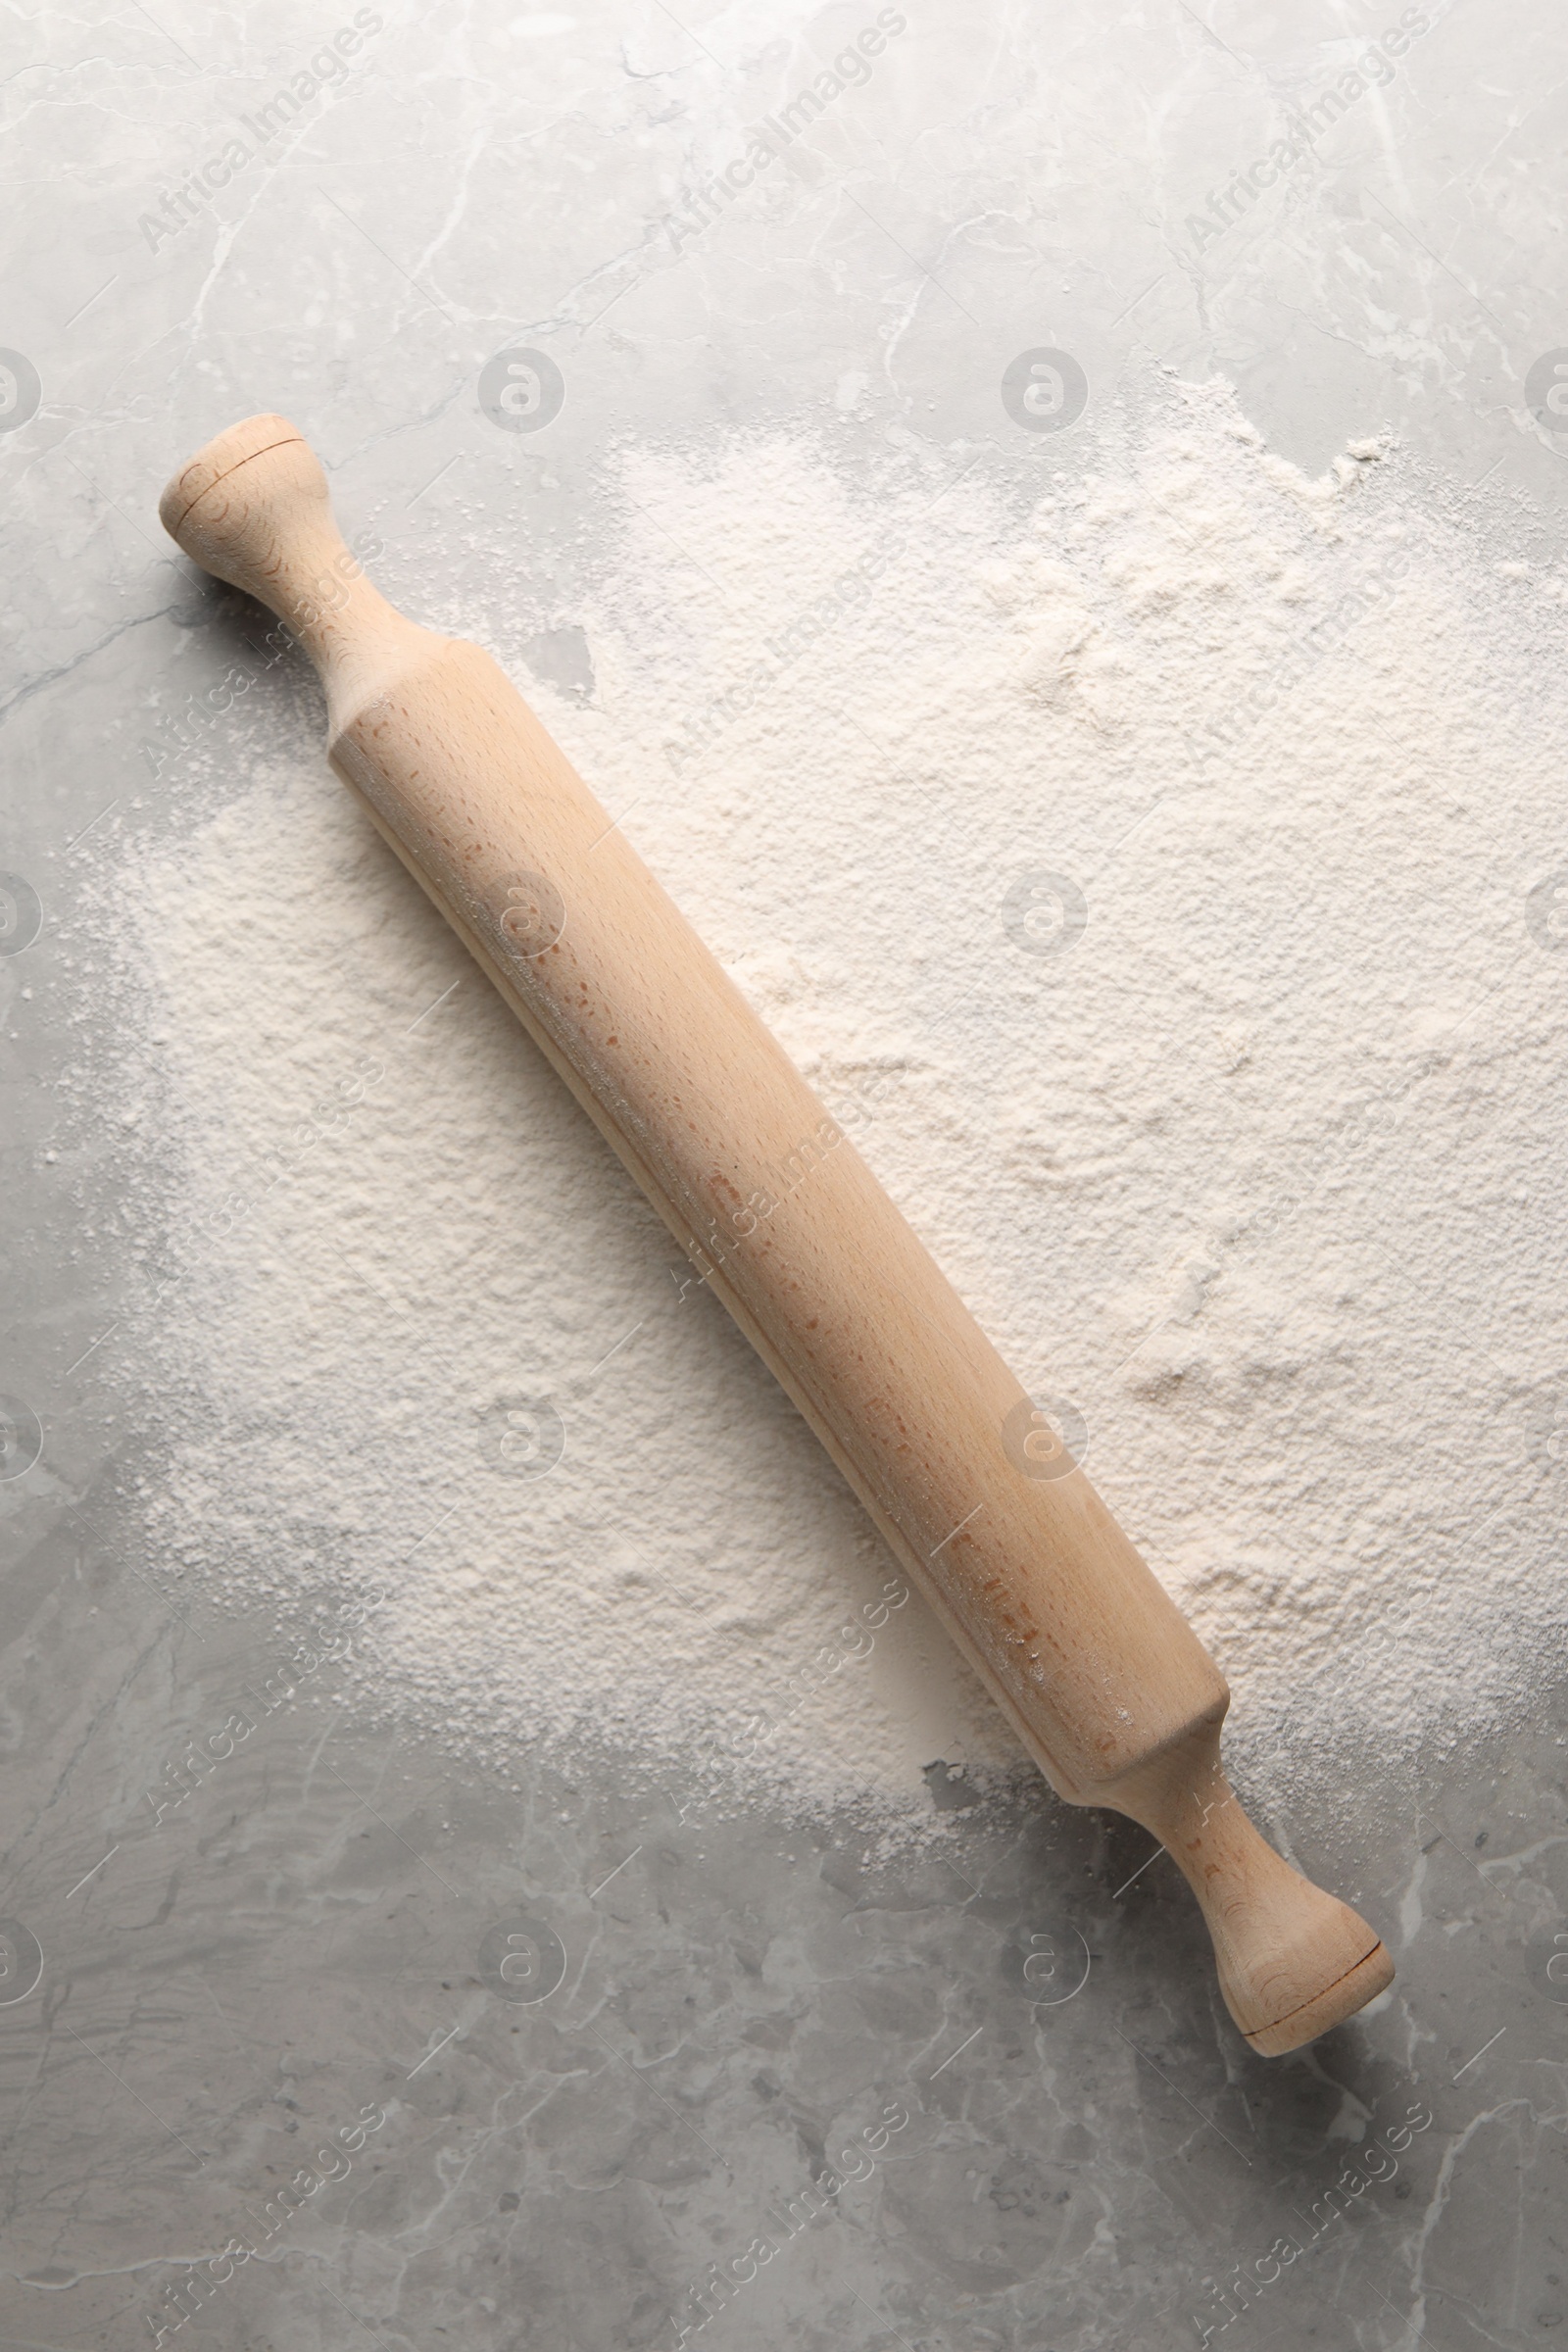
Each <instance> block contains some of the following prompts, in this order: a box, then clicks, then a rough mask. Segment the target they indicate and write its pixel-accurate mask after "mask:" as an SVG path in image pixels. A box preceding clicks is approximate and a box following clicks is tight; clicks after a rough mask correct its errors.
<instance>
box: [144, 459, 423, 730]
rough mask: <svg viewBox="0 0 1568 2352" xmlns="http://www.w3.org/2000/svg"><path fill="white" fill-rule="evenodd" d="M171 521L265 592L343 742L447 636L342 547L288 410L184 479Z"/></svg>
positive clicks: (172, 497)
mask: <svg viewBox="0 0 1568 2352" xmlns="http://www.w3.org/2000/svg"><path fill="white" fill-rule="evenodd" d="M159 511H160V513H161V515H162V516H163V520H164V526H165V528H166V529H167V530H168V531H169V533H170V535H171V537H172V538H173V539H175V540H177V542H178V544H179V545H180V546H181V547H182V548H183V549H184V551H185V553H186V554H187V555H188V556H190V557H191V558H192V559H193V560H194V561H195V562H196V563H198V564H201V565H202V567H203V569H204V570H206V571H210V572H212V573H214V574H215V575H216V576H217V577H218V578H219V579H221V580H227V581H228V582H229V583H230V584H231V585H232V586H233V587H236V588H243V589H244V590H245V592H246V594H247V595H249V596H254V597H256V598H257V599H258V600H259V601H260V602H261V603H262V604H264V605H266V606H267V607H268V608H269V609H270V611H271V612H273V613H276V614H277V616H278V618H279V620H281V621H283V622H284V623H285V624H286V626H287V627H288V628H289V629H291V630H292V631H293V633H294V635H295V636H296V637H297V638H298V639H299V641H300V643H301V644H302V645H303V647H304V648H305V651H306V652H307V653H308V654H309V655H310V658H311V660H312V661H313V662H315V664H316V667H317V669H318V670H319V672H320V676H321V682H322V684H323V685H324V686H325V688H326V695H327V706H328V725H329V729H330V733H331V734H332V735H333V736H334V737H335V736H337V735H339V734H340V733H341V732H342V731H343V729H344V727H346V726H347V724H348V723H349V721H350V720H351V719H352V718H353V716H354V714H355V712H356V711H360V710H363V709H364V707H365V705H366V704H367V703H369V702H373V701H374V700H375V698H376V696H377V694H378V693H380V692H381V691H383V690H384V688H385V687H386V686H387V685H389V684H390V683H391V682H392V680H393V679H394V678H396V677H397V676H398V675H400V674H401V673H402V672H404V671H405V670H407V669H408V668H409V667H410V666H411V665H412V664H415V663H417V662H420V661H423V660H425V659H428V657H429V656H430V655H431V654H432V653H433V652H434V651H436V649H437V648H438V647H439V646H440V645H441V644H442V643H443V642H444V640H443V639H441V638H440V637H437V636H435V635H434V634H433V633H432V632H431V631H430V630H428V629H421V628H420V627H419V626H418V625H417V622H415V621H412V620H407V619H405V617H404V615H403V614H402V613H399V612H397V611H395V610H394V608H393V607H392V606H391V605H389V604H388V603H387V601H386V599H385V597H384V596H382V595H381V594H380V592H379V590H377V589H375V588H373V587H372V586H371V585H370V583H369V581H368V579H367V578H366V576H365V572H364V569H363V568H362V566H361V564H359V562H358V560H357V559H356V558H355V557H354V556H353V555H352V554H351V553H350V551H349V549H348V548H347V547H346V546H345V545H344V542H343V538H342V534H341V533H340V532H339V530H338V527H337V524H336V522H335V521H334V520H333V516H332V504H331V497H330V494H329V492H328V490H327V485H326V476H325V474H324V473H323V472H322V470H321V467H320V466H319V463H318V461H317V458H316V456H315V454H314V452H313V451H312V450H311V449H310V447H309V446H308V444H307V443H306V441H305V439H304V437H303V435H302V434H301V433H300V432H299V431H298V429H297V428H296V427H295V426H294V425H292V424H290V423H289V421H288V419H287V417H275V416H264V417H248V418H247V419H246V420H245V422H244V423H243V424H237V425H235V426H233V427H232V429H231V430H230V431H229V432H226V433H224V434H222V435H221V437H220V438H219V439H218V440H217V441H213V442H210V443H209V444H208V446H207V447H206V449H204V450H203V451H202V452H201V455H200V456H199V457H197V458H194V459H192V461H191V463H190V464H189V466H186V467H185V468H184V470H183V472H181V473H178V474H176V475H175V477H174V479H173V480H172V482H171V483H170V485H169V488H168V489H167V490H166V491H165V493H164V497H163V503H162V506H161V508H160V510H159Z"/></svg>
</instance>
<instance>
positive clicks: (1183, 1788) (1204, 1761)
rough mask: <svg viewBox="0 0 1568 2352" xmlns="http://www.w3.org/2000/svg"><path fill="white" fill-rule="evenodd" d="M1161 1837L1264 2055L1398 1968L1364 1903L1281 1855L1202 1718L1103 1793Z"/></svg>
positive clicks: (1335, 2018) (1338, 2013)
mask: <svg viewBox="0 0 1568 2352" xmlns="http://www.w3.org/2000/svg"><path fill="white" fill-rule="evenodd" d="M1105 1801H1106V1802H1107V1803H1109V1804H1113V1805H1115V1806H1116V1808H1117V1809H1118V1811H1120V1812H1123V1813H1130V1814H1131V1815H1132V1817H1133V1819H1134V1820H1135V1821H1140V1822H1142V1823H1143V1825H1144V1827H1145V1828H1146V1829H1147V1830H1149V1831H1151V1832H1152V1835H1153V1836H1154V1837H1156V1838H1158V1839H1159V1841H1160V1843H1161V1845H1163V1846H1164V1847H1165V1849H1166V1851H1167V1852H1168V1853H1169V1855H1170V1857H1171V1859H1172V1861H1173V1862H1175V1863H1176V1865H1177V1866H1178V1868H1179V1869H1180V1870H1181V1872H1182V1875H1183V1877H1184V1878H1185V1879H1186V1880H1187V1883H1188V1885H1189V1886H1190V1887H1192V1889H1193V1892H1194V1893H1195V1894H1196V1895H1197V1897H1198V1900H1199V1902H1200V1904H1201V1907H1202V1912H1203V1917H1204V1919H1205V1921H1206V1922H1207V1925H1208V1932H1209V1934H1210V1936H1212V1937H1213V1939H1214V1955H1215V1958H1216V1960H1217V1961H1218V1963H1219V1981H1220V1989H1221V1991H1222V1992H1223V1993H1224V1995H1225V2002H1226V2006H1227V2007H1228V2009H1229V2010H1230V2013H1231V2015H1232V2017H1233V2018H1234V2019H1235V2020H1236V2023H1237V2024H1238V2026H1240V2028H1241V2030H1242V2032H1243V2034H1245V2035H1246V2036H1247V2038H1248V2040H1249V2041H1250V2043H1251V2045H1252V2047H1253V2049H1255V2050H1258V2051H1260V2052H1261V2053H1262V2054H1263V2055H1264V2056H1266V2057H1274V2056H1278V2055H1279V2053H1280V2052H1282V2051H1284V2050H1292V2049H1297V2048H1299V2046H1300V2044H1301V2043H1302V2042H1305V2041H1310V2040H1311V2039H1312V2037H1313V2035H1314V2034H1321V2033H1323V2032H1324V2031H1325V2030H1326V2029H1327V2028H1328V2027H1330V2026H1332V2025H1336V2024H1338V2023H1339V2022H1340V2020H1341V2019H1342V2018H1346V2017H1349V2016H1350V2015H1352V2014H1353V2012H1354V2011H1355V2010H1357V2009H1359V2008H1361V2007H1362V2006H1363V2005H1364V2003H1365V2002H1367V2001H1368V2000H1370V1999H1371V1998H1372V1997H1373V1995H1374V1993H1376V1992H1379V1991H1381V1990H1382V1988H1383V1986H1384V1985H1386V1984H1388V1983H1389V1982H1390V1981H1391V1980H1392V1978H1393V1975H1394V1966H1393V1963H1392V1961H1391V1960H1390V1959H1389V1956H1388V1953H1387V1952H1386V1951H1385V1950H1384V1948H1383V1945H1382V1944H1381V1942H1380V1941H1379V1940H1378V1938H1377V1936H1375V1935H1374V1934H1373V1933H1372V1931H1371V1929H1370V1928H1369V1927H1368V1926H1367V1924H1366V1922H1365V1920H1363V1919H1362V1918H1361V1917H1360V1916H1359V1914H1358V1913H1356V1912H1354V1911H1352V1910H1351V1909H1350V1908H1349V1905H1348V1904H1347V1903H1342V1902H1340V1901H1339V1900H1338V1899H1337V1898H1336V1897H1335V1896H1334V1895H1332V1894H1325V1893H1324V1891H1323V1889H1322V1888H1321V1887H1314V1886H1313V1885H1312V1883H1311V1881H1310V1880H1309V1879H1303V1878H1302V1877H1301V1875H1300V1873H1299V1871H1295V1870H1293V1869H1292V1868H1291V1866H1290V1864H1289V1863H1288V1862H1287V1861H1286V1860H1285V1859H1284V1858H1283V1856H1281V1855H1279V1854H1277V1853H1276V1852H1275V1851H1274V1848H1273V1847H1272V1846H1271V1845H1270V1844H1269V1843H1268V1841H1267V1839H1266V1838H1263V1837H1261V1836H1260V1835H1259V1833H1258V1831H1257V1830H1256V1829H1254V1827H1253V1826H1252V1823H1251V1822H1250V1820H1249V1819H1248V1817H1247V1815H1246V1813H1245V1812H1244V1811H1243V1809H1242V1803H1241V1799H1240V1798H1239V1797H1238V1796H1237V1794H1236V1791H1235V1789H1233V1788H1232V1787H1231V1785H1230V1783H1229V1781H1228V1780H1227V1779H1226V1777H1225V1773H1224V1770H1223V1768H1222V1766H1221V1764H1220V1760H1219V1725H1218V1724H1217V1723H1203V1724H1201V1725H1199V1726H1198V1727H1197V1728H1196V1729H1195V1730H1194V1731H1193V1732H1191V1733H1189V1734H1188V1735H1187V1736H1186V1737H1185V1738H1183V1739H1182V1740H1178V1741H1176V1742H1174V1743H1173V1744H1172V1746H1170V1747H1169V1748H1166V1749H1164V1750H1163V1751H1162V1752H1161V1753H1160V1754H1159V1755H1157V1756H1155V1757H1153V1758H1152V1760H1151V1761H1150V1762H1149V1763H1148V1764H1143V1765H1139V1766H1138V1767H1136V1768H1135V1770H1133V1771H1132V1772H1130V1773H1127V1774H1125V1775H1124V1776H1123V1777H1122V1778H1121V1779H1120V1780H1118V1781H1117V1782H1116V1783H1115V1785H1114V1787H1113V1788H1111V1789H1107V1790H1106V1792H1105Z"/></svg>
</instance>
